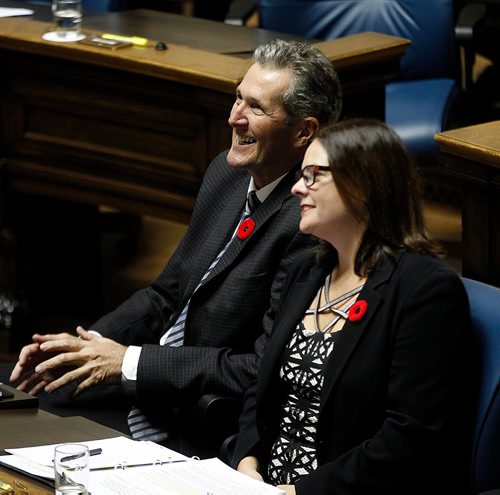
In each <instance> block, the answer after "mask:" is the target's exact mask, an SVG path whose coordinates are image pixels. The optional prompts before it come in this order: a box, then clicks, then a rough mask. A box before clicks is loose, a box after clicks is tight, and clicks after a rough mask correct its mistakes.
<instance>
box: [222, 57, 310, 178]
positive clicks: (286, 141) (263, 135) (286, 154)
mask: <svg viewBox="0 0 500 495" xmlns="http://www.w3.org/2000/svg"><path fill="white" fill-rule="evenodd" d="M290 78H291V74H290V72H289V71H288V70H281V69H265V68H263V67H262V66H260V65H258V64H254V65H252V67H250V69H249V70H248V72H247V73H246V75H245V77H244V78H243V81H242V82H241V84H240V85H239V86H238V88H237V90H236V101H235V102H234V105H233V108H232V109H231V114H230V116H229V120H228V122H229V125H230V126H231V127H232V128H233V137H232V145H231V149H230V151H229V154H228V158H227V160H228V163H229V165H230V166H231V167H234V168H242V169H245V170H248V172H249V173H250V174H251V175H252V176H253V177H254V180H255V182H256V184H257V187H262V186H264V185H266V184H268V183H269V182H271V181H273V180H274V179H276V178H278V177H279V176H280V175H283V174H284V173H285V172H287V171H288V170H289V169H290V168H291V167H293V166H294V165H295V164H296V163H297V162H298V161H300V160H301V159H302V154H303V147H302V145H299V144H298V142H297V136H298V134H299V132H300V131H299V128H300V124H296V125H293V126H290V125H288V124H286V123H285V117H286V115H285V110H284V108H283V105H282V103H281V95H282V94H283V92H284V91H285V90H286V89H287V88H288V86H289V84H290Z"/></svg>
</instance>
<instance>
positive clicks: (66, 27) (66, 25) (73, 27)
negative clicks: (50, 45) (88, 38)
mask: <svg viewBox="0 0 500 495" xmlns="http://www.w3.org/2000/svg"><path fill="white" fill-rule="evenodd" d="M52 18H53V20H54V29H53V30H51V31H49V32H48V33H45V34H44V36H43V38H44V39H46V40H49V41H79V40H81V39H84V38H85V35H83V34H82V33H81V26H82V0H52Z"/></svg>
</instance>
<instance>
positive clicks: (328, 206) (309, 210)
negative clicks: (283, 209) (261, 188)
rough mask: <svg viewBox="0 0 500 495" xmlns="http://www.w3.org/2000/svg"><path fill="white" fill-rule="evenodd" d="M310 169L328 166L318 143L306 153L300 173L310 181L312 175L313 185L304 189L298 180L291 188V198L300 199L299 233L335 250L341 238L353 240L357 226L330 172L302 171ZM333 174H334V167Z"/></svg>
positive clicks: (301, 182)
mask: <svg viewBox="0 0 500 495" xmlns="http://www.w3.org/2000/svg"><path fill="white" fill-rule="evenodd" d="M311 165H319V166H329V163H328V156H327V154H326V151H325V149H324V147H323V145H322V144H321V143H320V142H319V141H318V140H317V139H316V140H314V141H313V142H312V143H311V145H310V146H309V148H308V149H307V151H306V154H305V156H304V160H303V162H302V172H303V173H306V174H307V175H308V176H309V177H311V172H315V174H314V175H315V178H314V184H312V185H311V186H309V187H307V186H306V181H305V180H304V178H301V179H300V180H298V181H297V182H296V183H295V184H294V186H293V187H292V194H294V195H296V196H298V197H299V198H300V215H301V220H300V230H301V231H302V232H304V233H306V234H313V235H314V236H316V237H319V238H320V239H324V240H326V241H328V242H330V243H331V244H333V245H334V246H335V245H336V244H337V241H339V240H341V239H342V237H345V236H348V237H349V236H352V235H353V234H354V232H356V231H357V227H359V224H360V222H359V221H358V220H356V219H355V218H354V217H353V215H352V214H351V213H350V212H349V210H348V209H347V207H346V205H345V203H344V201H343V200H342V198H341V196H340V194H339V192H338V189H337V186H336V185H335V181H334V179H333V175H332V172H331V171H330V170H324V169H321V168H319V167H314V169H313V168H312V167H311V168H309V170H307V171H305V170H304V169H306V168H307V167H309V166H311ZM333 171H334V172H333V173H335V164H333Z"/></svg>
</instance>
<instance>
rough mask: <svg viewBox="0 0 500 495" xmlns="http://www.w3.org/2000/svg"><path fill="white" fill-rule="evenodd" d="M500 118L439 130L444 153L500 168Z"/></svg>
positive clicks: (440, 144)
mask: <svg viewBox="0 0 500 495" xmlns="http://www.w3.org/2000/svg"><path fill="white" fill-rule="evenodd" d="M498 136H500V120H497V121H493V122H485V123H483V124H477V125H473V126H468V127H462V128H458V129H452V130H449V131H444V132H439V133H437V134H436V135H435V140H436V142H437V143H438V144H439V148H440V150H441V152H442V153H445V154H448V155H454V156H458V157H461V158H465V159H467V160H473V161H478V162H480V163H484V164H487V165H491V166H493V167H497V168H500V139H499V137H498Z"/></svg>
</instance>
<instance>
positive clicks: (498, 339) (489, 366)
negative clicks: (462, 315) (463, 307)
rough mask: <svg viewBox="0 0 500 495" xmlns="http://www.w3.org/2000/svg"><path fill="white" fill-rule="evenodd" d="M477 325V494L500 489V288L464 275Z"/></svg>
mask: <svg viewBox="0 0 500 495" xmlns="http://www.w3.org/2000/svg"><path fill="white" fill-rule="evenodd" d="M463 282H464V285H465V289H466V291H467V294H468V296H469V303H470V309H471V317H472V326H473V345H472V349H471V357H472V359H473V361H474V363H475V364H476V365H477V366H476V371H477V384H478V389H477V393H478V395H477V408H476V411H475V423H474V440H473V448H472V457H471V483H472V493H473V494H474V495H476V494H479V493H485V492H490V491H493V490H494V491H495V492H497V490H499V491H500V289H498V288H496V287H493V286H491V285H487V284H484V283H481V282H477V281H475V280H470V279H467V278H463Z"/></svg>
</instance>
